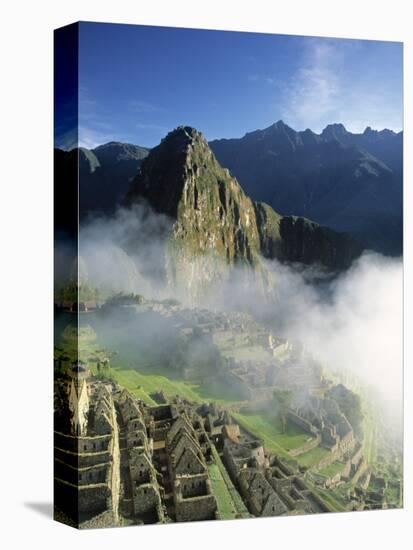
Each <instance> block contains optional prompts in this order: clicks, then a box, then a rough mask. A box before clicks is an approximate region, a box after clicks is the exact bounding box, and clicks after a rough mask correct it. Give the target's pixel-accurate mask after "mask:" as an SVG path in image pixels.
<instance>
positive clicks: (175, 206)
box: [127, 127, 268, 295]
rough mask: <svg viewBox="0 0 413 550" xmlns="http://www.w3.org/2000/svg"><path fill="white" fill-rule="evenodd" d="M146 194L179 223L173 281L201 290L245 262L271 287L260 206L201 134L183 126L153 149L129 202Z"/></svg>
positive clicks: (171, 251)
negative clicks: (260, 227)
mask: <svg viewBox="0 0 413 550" xmlns="http://www.w3.org/2000/svg"><path fill="white" fill-rule="evenodd" d="M141 199H145V200H146V201H147V202H148V203H149V204H150V205H151V206H152V208H153V209H154V210H155V211H156V212H158V213H161V214H166V215H167V216H169V217H170V218H171V220H172V222H173V226H172V228H171V235H170V239H169V242H168V253H167V260H166V261H167V276H168V278H169V281H170V282H171V283H172V284H174V285H178V284H180V282H181V281H185V284H186V285H187V287H188V289H189V291H190V292H191V293H192V294H194V295H196V294H198V293H200V292H203V290H204V289H205V287H206V286H209V285H210V284H216V283H217V282H220V281H221V282H222V281H224V280H225V279H226V278H227V277H228V274H229V271H228V268H231V267H235V266H236V265H243V266H244V267H246V268H247V270H248V269H249V271H250V274H251V275H253V276H254V277H256V276H257V277H258V278H259V279H260V281H259V282H260V284H261V285H264V286H262V288H264V287H267V286H268V285H267V284H268V281H267V280H264V279H265V277H266V274H264V272H263V270H262V268H261V263H260V259H259V248H260V242H259V234H258V229H257V225H256V221H255V213H254V205H253V203H252V201H251V200H250V199H249V198H248V197H247V196H246V195H245V193H244V192H243V190H242V189H241V187H240V186H239V184H238V182H237V181H236V180H235V179H234V178H232V177H231V176H230V175H229V173H228V171H227V170H225V169H223V168H222V167H221V166H220V165H219V164H218V162H217V160H216V159H215V157H214V155H213V153H212V152H211V150H210V148H209V146H208V143H207V142H206V140H205V139H204V137H203V136H202V134H201V133H199V132H197V131H196V130H195V129H193V128H190V127H180V128H177V129H176V130H175V131H173V132H171V133H169V134H168V135H167V136H166V138H165V139H163V140H162V142H161V143H160V145H159V146H158V147H155V148H154V149H153V150H152V151H151V153H150V155H149V156H148V158H147V159H146V160H145V161H144V162H143V164H142V166H141V172H140V174H138V176H137V177H136V178H135V180H134V182H133V184H132V186H131V189H130V192H129V194H128V197H127V201H128V203H129V204H131V203H133V202H134V201H136V200H141Z"/></svg>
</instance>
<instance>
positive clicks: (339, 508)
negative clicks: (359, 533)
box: [311, 486, 346, 512]
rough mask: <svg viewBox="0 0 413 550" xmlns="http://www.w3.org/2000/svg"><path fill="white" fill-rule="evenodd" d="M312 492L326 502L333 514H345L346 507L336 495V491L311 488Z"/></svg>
mask: <svg viewBox="0 0 413 550" xmlns="http://www.w3.org/2000/svg"><path fill="white" fill-rule="evenodd" d="M311 489H312V491H313V492H314V493H316V494H317V495H318V496H319V497H320V498H321V499H322V500H324V501H325V502H326V503H327V504H328V505H329V506H330V507H331V509H332V510H331V511H333V512H345V511H346V507H345V505H344V503H343V502H341V500H340V497H339V495H336V494H335V492H334V491H332V490H331V489H329V490H328V491H327V490H326V489H320V488H319V487H314V486H312V487H311Z"/></svg>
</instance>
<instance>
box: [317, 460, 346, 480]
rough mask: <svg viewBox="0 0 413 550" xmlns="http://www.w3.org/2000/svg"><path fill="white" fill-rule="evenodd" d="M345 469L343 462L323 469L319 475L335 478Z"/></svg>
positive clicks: (334, 463)
mask: <svg viewBox="0 0 413 550" xmlns="http://www.w3.org/2000/svg"><path fill="white" fill-rule="evenodd" d="M343 469H344V464H343V463H342V462H333V463H332V464H330V465H329V466H326V468H323V469H322V470H320V471H319V474H321V475H323V476H326V477H328V478H330V477H334V476H335V475H336V474H341V472H342V471H343Z"/></svg>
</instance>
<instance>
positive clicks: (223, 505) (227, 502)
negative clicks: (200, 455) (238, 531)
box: [208, 446, 250, 519]
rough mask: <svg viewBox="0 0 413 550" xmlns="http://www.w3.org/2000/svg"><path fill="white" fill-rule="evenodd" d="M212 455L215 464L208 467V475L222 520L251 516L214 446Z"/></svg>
mask: <svg viewBox="0 0 413 550" xmlns="http://www.w3.org/2000/svg"><path fill="white" fill-rule="evenodd" d="M212 454H213V456H214V459H215V463H213V464H209V465H208V473H209V477H210V478H211V484H212V490H213V492H214V495H215V498H216V499H217V504H218V511H219V514H220V516H221V518H222V519H234V518H237V517H244V518H245V517H249V516H250V514H249V512H248V510H247V508H246V506H245V504H244V502H243V500H242V498H241V497H240V495H239V493H238V491H237V490H236V489H235V487H234V485H233V483H232V481H231V479H230V477H229V475H228V472H227V471H226V469H225V467H224V465H223V464H222V461H221V458H220V456H219V454H218V453H217V450H216V449H215V447H214V446H212Z"/></svg>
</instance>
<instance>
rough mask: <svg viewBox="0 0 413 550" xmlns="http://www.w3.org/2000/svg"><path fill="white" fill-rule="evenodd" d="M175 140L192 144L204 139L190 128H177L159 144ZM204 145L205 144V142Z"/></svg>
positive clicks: (194, 129)
mask: <svg viewBox="0 0 413 550" xmlns="http://www.w3.org/2000/svg"><path fill="white" fill-rule="evenodd" d="M176 140H182V141H185V142H188V143H190V142H192V141H196V140H203V141H205V138H204V136H203V134H202V133H201V132H199V131H198V130H197V129H196V128H193V127H192V126H178V127H177V128H175V129H174V130H172V131H171V132H169V133H168V134H167V135H166V136H165V137H164V138H163V139H162V142H161V143H167V142H172V141H176ZM205 143H206V142H205Z"/></svg>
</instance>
